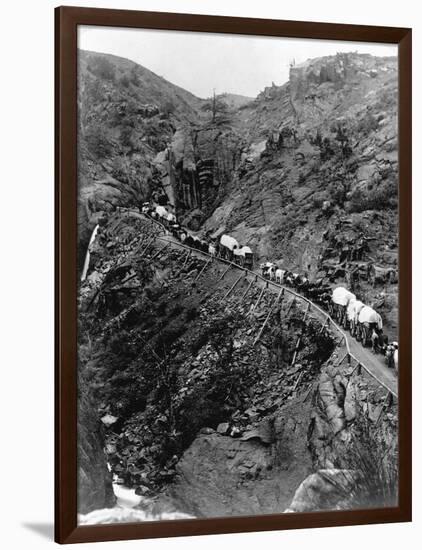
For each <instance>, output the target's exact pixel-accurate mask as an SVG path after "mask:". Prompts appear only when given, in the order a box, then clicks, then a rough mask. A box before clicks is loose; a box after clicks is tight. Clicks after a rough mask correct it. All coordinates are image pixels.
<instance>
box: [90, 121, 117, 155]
mask: <svg viewBox="0 0 422 550" xmlns="http://www.w3.org/2000/svg"><path fill="white" fill-rule="evenodd" d="M85 140H86V144H87V147H88V150H89V152H90V153H91V154H92V155H94V156H95V157H97V158H99V159H104V158H106V157H107V156H109V155H110V154H111V152H112V143H111V138H110V135H109V132H108V130H107V128H106V127H105V126H104V125H103V124H96V125H95V126H89V127H88V128H87V130H86V132H85Z"/></svg>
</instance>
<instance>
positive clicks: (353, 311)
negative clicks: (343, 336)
mask: <svg viewBox="0 0 422 550" xmlns="http://www.w3.org/2000/svg"><path fill="white" fill-rule="evenodd" d="M363 307H365V304H364V303H363V302H361V301H360V300H350V302H349V304H348V306H347V311H346V316H347V322H348V324H349V329H350V334H351V335H352V336H355V335H356V326H357V323H358V318H359V313H360V310H361V309H362V308H363Z"/></svg>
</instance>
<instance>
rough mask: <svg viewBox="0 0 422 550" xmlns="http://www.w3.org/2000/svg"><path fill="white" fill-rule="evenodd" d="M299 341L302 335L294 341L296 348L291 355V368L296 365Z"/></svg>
mask: <svg viewBox="0 0 422 550" xmlns="http://www.w3.org/2000/svg"><path fill="white" fill-rule="evenodd" d="M301 341H302V335H300V336H299V338H298V339H297V341H296V346H295V350H294V353H293V359H292V364H291V365H290V366H291V367H293V366H294V364H295V363H296V357H297V354H298V351H299V346H300V342H301Z"/></svg>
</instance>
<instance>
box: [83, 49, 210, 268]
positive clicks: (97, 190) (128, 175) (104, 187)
mask: <svg viewBox="0 0 422 550" xmlns="http://www.w3.org/2000/svg"><path fill="white" fill-rule="evenodd" d="M200 105H201V100H199V99H198V98H196V97H195V96H194V95H192V94H190V93H189V92H187V91H185V90H183V89H181V88H179V87H178V86H175V85H173V84H171V83H170V82H167V81H166V80H165V79H163V78H161V77H159V76H157V75H155V74H154V73H152V72H151V71H149V70H148V69H145V68H144V67H142V66H140V65H137V64H136V63H134V62H132V61H129V60H127V59H123V58H120V57H116V56H113V55H106V54H98V53H95V52H86V51H79V59H78V107H79V108H78V122H79V140H78V157H79V158H78V184H79V204H78V221H79V242H80V250H85V248H86V244H87V241H88V240H89V234H90V231H92V229H93V227H94V226H95V225H96V223H97V221H98V218H99V216H101V214H102V212H104V211H111V210H113V209H114V208H115V207H116V206H117V205H120V206H129V205H132V206H139V205H140V204H141V203H142V202H143V201H145V200H148V199H149V198H150V197H151V196H152V195H154V196H155V197H156V198H157V197H159V196H160V195H165V191H166V190H168V183H169V182H168V181H165V179H164V178H165V176H167V173H166V172H165V173H164V174H162V166H161V162H160V159H158V162H157V163H156V162H155V158H156V156H157V154H158V153H160V152H164V151H165V150H166V148H167V147H168V145H169V144H170V143H171V141H172V137H173V134H174V132H175V131H176V129H177V127H179V125H181V124H186V123H194V122H195V121H196V119H197V116H198V109H199V107H200ZM162 176H164V177H163V180H164V181H162ZM166 187H167V189H166ZM80 259H81V257H80ZM82 261H83V260H82ZM79 264H81V262H80V263H79Z"/></svg>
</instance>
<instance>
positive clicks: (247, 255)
mask: <svg viewBox="0 0 422 550" xmlns="http://www.w3.org/2000/svg"><path fill="white" fill-rule="evenodd" d="M233 257H234V261H235V262H236V263H237V264H238V265H240V266H242V267H246V268H248V269H252V266H253V252H252V250H251V249H250V248H249V246H242V248H235V249H234V250H233Z"/></svg>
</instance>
